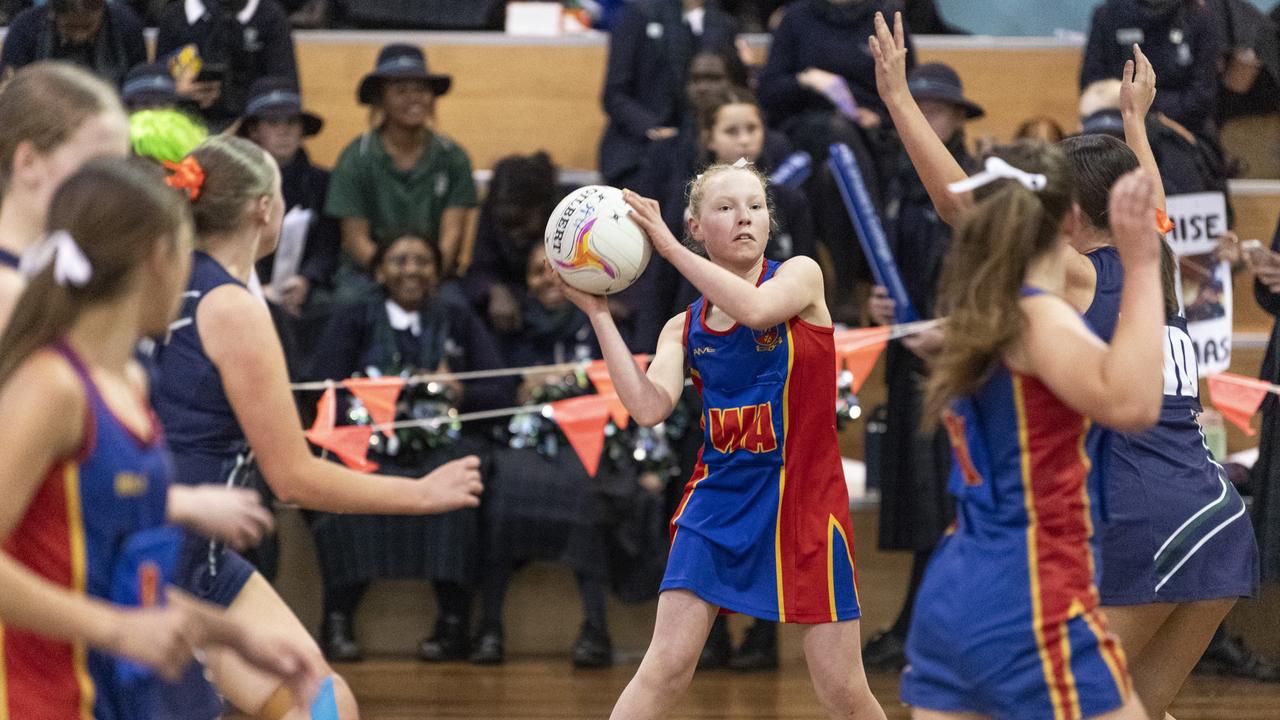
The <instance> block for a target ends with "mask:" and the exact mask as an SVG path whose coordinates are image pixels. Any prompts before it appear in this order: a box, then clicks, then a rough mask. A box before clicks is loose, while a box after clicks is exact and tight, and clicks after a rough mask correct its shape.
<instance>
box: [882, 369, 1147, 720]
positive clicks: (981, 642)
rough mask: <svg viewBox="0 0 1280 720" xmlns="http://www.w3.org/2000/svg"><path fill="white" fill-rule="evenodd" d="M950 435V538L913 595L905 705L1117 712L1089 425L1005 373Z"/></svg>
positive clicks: (994, 713)
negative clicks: (1100, 587)
mask: <svg viewBox="0 0 1280 720" xmlns="http://www.w3.org/2000/svg"><path fill="white" fill-rule="evenodd" d="M946 425H947V430H948V432H949V433H950V434H951V437H952V445H953V448H954V454H955V460H956V462H955V468H954V470H953V472H952V478H951V491H952V493H953V494H954V495H955V496H956V499H957V502H956V515H957V520H956V529H955V531H954V533H953V534H951V535H950V536H948V537H946V538H944V539H943V541H942V544H940V545H939V546H938V550H937V551H936V552H935V554H934V557H933V559H932V560H931V561H930V563H929V569H928V571H927V572H926V574H925V578H924V583H923V585H922V586H921V588H920V593H919V596H918V597H919V599H918V600H917V601H916V607H915V612H914V615H913V617H912V621H911V634H910V635H909V636H908V638H907V662H908V665H907V668H906V670H905V671H904V672H903V676H902V699H903V701H904V702H906V703H908V704H910V705H913V706H915V707H920V708H926V709H931V710H939V711H946V712H971V713H979V714H982V715H988V716H991V717H993V718H997V719H1002V718H1009V719H1010V720H1013V719H1014V718H1017V719H1018V720H1035V719H1036V718H1044V719H1045V720H1073V719H1075V718H1085V717H1091V716H1094V715H1099V714H1102V713H1105V712H1109V711H1112V710H1115V709H1116V708H1118V707H1120V706H1121V705H1122V704H1123V703H1124V700H1125V698H1126V697H1127V695H1128V693H1129V691H1130V688H1129V676H1128V672H1127V670H1126V668H1125V661H1124V657H1123V655H1122V653H1121V651H1120V648H1119V645H1118V643H1117V642H1116V640H1115V639H1114V638H1113V637H1112V636H1111V635H1110V634H1108V632H1107V630H1106V626H1105V624H1104V622H1103V619H1102V616H1101V614H1100V612H1099V611H1098V591H1097V588H1096V586H1095V585H1094V563H1093V554H1092V552H1091V551H1090V547H1089V538H1090V536H1091V535H1092V533H1093V522H1092V518H1091V514H1092V513H1091V505H1092V502H1091V499H1090V494H1089V492H1088V482H1087V479H1088V476H1089V472H1090V466H1091V462H1090V459H1089V456H1088V454H1087V453H1086V450H1085V440H1086V436H1087V435H1088V433H1089V429H1090V425H1091V423H1090V422H1089V421H1088V420H1087V419H1086V418H1084V417H1083V416H1082V415H1080V414H1079V413H1077V412H1076V411H1074V410H1072V409H1071V408H1069V407H1067V406H1066V405H1065V404H1064V403H1063V402H1062V401H1061V400H1059V399H1058V398H1057V397H1056V396H1055V395H1054V394H1053V393H1052V392H1051V391H1050V390H1049V389H1048V388H1047V387H1045V386H1044V385H1043V384H1042V383H1041V382H1040V381H1039V380H1038V379H1036V378H1034V377H1031V376H1028V375H1022V374H1020V373H1014V372H1010V371H1009V370H1008V369H1007V368H1005V367H1003V366H1000V367H998V368H997V369H996V370H995V371H994V373H993V375H992V377H991V378H990V379H989V380H988V381H987V382H986V384H985V385H984V386H983V387H982V389H981V390H980V391H979V392H978V393H976V394H975V395H973V396H971V397H968V398H964V399H962V400H959V401H957V402H956V403H955V404H954V405H953V406H952V410H951V411H950V412H949V413H948V415H947V418H946Z"/></svg>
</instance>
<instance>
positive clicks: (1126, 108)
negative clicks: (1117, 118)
mask: <svg viewBox="0 0 1280 720" xmlns="http://www.w3.org/2000/svg"><path fill="white" fill-rule="evenodd" d="M1155 100H1156V71H1155V68H1153V67H1151V61H1150V60H1148V59H1147V56H1146V55H1144V54H1143V53H1142V48H1140V47H1138V44H1137V43H1134V44H1133V59H1132V60H1126V61H1125V63H1124V73H1123V74H1121V76H1120V111H1121V112H1122V113H1124V114H1125V115H1130V116H1132V117H1136V118H1145V117H1146V116H1147V113H1148V112H1150V110H1151V104H1152V103H1153V102H1155Z"/></svg>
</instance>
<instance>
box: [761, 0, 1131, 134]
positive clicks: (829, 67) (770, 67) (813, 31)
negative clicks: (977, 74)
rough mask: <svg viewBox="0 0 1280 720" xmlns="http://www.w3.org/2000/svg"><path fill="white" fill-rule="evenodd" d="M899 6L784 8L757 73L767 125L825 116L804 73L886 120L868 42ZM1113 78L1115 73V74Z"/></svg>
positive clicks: (827, 105)
mask: <svg viewBox="0 0 1280 720" xmlns="http://www.w3.org/2000/svg"><path fill="white" fill-rule="evenodd" d="M901 8H902V4H901V3H900V2H897V1H896V0H865V1H864V2H858V3H851V4H848V5H834V4H832V3H831V2H830V0H798V1H797V2H794V3H792V4H790V5H788V6H787V11H786V14H785V15H784V16H783V18H782V23H781V24H780V25H778V28H777V29H776V30H774V31H773V44H772V45H770V47H769V59H768V60H767V61H766V62H765V66H764V69H763V70H761V71H760V84H759V87H758V88H757V90H756V93H757V96H758V97H759V99H760V107H761V108H762V109H763V110H764V111H765V114H766V115H767V117H768V120H769V124H770V125H771V126H773V127H781V126H782V125H784V124H785V123H786V122H787V120H789V119H790V118H792V117H795V116H798V115H802V114H804V113H806V112H809V111H813V110H817V111H830V110H831V109H832V105H831V102H830V101H829V100H827V98H826V96H824V95H822V94H821V93H818V92H815V91H814V90H811V89H809V88H807V87H805V86H803V85H801V84H800V81H799V80H798V79H797V78H796V75H798V74H799V73H801V72H803V71H804V70H806V69H808V68H818V69H820V70H826V71H827V72H831V73H835V74H836V75H839V76H840V77H842V78H844V80H845V82H846V83H848V84H849V91H850V92H851V93H852V94H853V98H854V100H855V101H856V102H857V104H858V105H859V106H860V107H865V108H869V109H871V110H874V111H876V112H877V113H879V114H880V115H881V116H885V115H886V112H885V108H884V102H882V101H881V100H880V93H879V92H878V91H877V90H876V65H875V58H873V57H871V52H870V50H868V49H867V38H868V37H869V36H871V35H874V34H875V25H874V20H875V14H876V11H880V12H883V13H884V14H885V17H889V18H892V17H893V12H894V10H900V9H901ZM907 33H908V34H907V48H908V50H909V52H908V54H907V69H911V68H913V67H915V59H914V58H915V44H914V41H913V40H912V39H911V34H910V28H907ZM1117 75H1118V73H1117Z"/></svg>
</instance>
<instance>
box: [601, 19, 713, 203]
mask: <svg viewBox="0 0 1280 720" xmlns="http://www.w3.org/2000/svg"><path fill="white" fill-rule="evenodd" d="M708 5H711V6H710V7H707V8H706V9H705V12H706V14H705V16H704V21H703V28H702V33H701V34H700V35H695V34H694V32H693V30H692V29H691V28H690V26H689V24H688V23H687V22H685V20H684V17H683V11H682V9H681V4H680V2H679V1H678V0H639V1H636V2H631V3H628V5H627V7H626V8H624V9H623V10H622V12H621V13H620V15H619V17H618V22H617V24H616V25H614V27H613V32H612V33H610V35H609V62H608V67H607V68H606V70H605V78H604V94H603V96H602V98H601V102H602V104H603V106H604V111H605V114H606V115H608V116H609V124H608V125H607V126H606V127H605V131H604V135H603V137H601V139H600V162H599V165H600V174H601V175H603V176H604V179H605V182H606V183H608V184H610V185H618V186H627V185H630V184H631V183H632V181H633V180H634V179H635V176H636V173H637V172H638V171H639V169H640V167H641V165H642V164H643V162H644V156H645V153H646V150H647V149H648V148H649V147H650V145H649V143H650V141H649V139H648V137H646V135H645V133H646V132H648V131H649V130H652V129H654V128H659V127H679V126H680V125H681V124H682V122H683V118H684V116H685V113H686V105H687V100H686V98H685V84H686V83H687V80H688V78H687V76H688V72H689V63H690V62H691V61H692V60H693V56H694V55H696V54H697V53H698V52H699V51H710V52H717V53H720V54H724V55H731V54H733V52H734V46H733V42H734V37H735V36H736V35H737V28H736V27H735V26H734V22H733V18H732V17H730V16H729V15H727V14H726V13H724V12H723V11H722V10H720V9H718V8H716V7H714V5H712V4H711V3H708Z"/></svg>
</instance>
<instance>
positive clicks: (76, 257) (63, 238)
mask: <svg viewBox="0 0 1280 720" xmlns="http://www.w3.org/2000/svg"><path fill="white" fill-rule="evenodd" d="M50 263H53V281H54V282H56V283H58V284H59V285H67V284H68V283H69V284H71V285H74V286H76V287H84V286H85V284H86V283H88V282H89V280H90V279H91V278H93V265H91V264H90V263H89V258H87V257H85V255H84V252H83V251H82V250H81V249H80V246H79V245H77V244H76V239H75V238H73V237H71V233H69V232H67V231H66V230H55V231H54V232H52V233H49V236H48V237H46V238H45V239H44V240H43V241H41V242H40V243H39V244H38V245H36V246H35V247H33V248H31V249H30V250H29V251H27V253H26V255H25V256H24V257H23V259H22V270H23V272H24V273H25V274H26V276H27V277H29V278H31V277H35V276H36V275H39V274H40V273H42V272H44V269H45V268H47V267H49V264H50Z"/></svg>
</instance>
